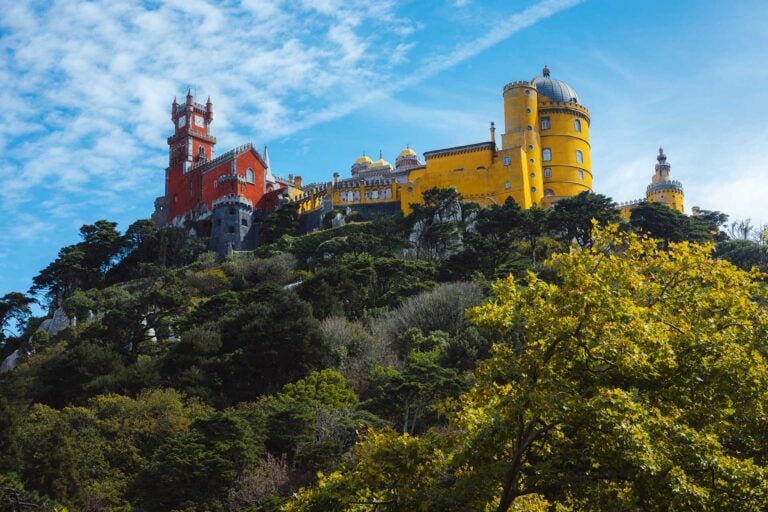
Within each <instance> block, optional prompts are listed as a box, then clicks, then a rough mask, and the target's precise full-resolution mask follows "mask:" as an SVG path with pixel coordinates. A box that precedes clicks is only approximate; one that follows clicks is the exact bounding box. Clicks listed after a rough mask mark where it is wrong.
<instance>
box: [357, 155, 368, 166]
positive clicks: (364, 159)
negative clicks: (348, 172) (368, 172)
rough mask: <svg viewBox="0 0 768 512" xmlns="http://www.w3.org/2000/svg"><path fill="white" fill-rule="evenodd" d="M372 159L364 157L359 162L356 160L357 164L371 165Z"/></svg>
mask: <svg viewBox="0 0 768 512" xmlns="http://www.w3.org/2000/svg"><path fill="white" fill-rule="evenodd" d="M370 163H371V159H370V158H369V157H368V155H363V156H361V157H360V158H358V159H357V160H355V164H370Z"/></svg>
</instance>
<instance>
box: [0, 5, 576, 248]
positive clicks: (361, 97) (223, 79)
mask: <svg viewBox="0 0 768 512" xmlns="http://www.w3.org/2000/svg"><path fill="white" fill-rule="evenodd" d="M527 1H528V2H535V0H527ZM579 1H580V0H542V1H540V2H536V3H533V4H532V5H531V6H530V7H527V8H525V9H523V10H521V11H520V12H517V13H514V12H507V13H505V15H506V16H505V23H503V24H502V23H496V22H494V21H492V20H488V24H487V26H474V27H469V28H470V29H471V30H466V31H462V32H461V34H462V35H461V37H464V38H465V39H462V40H455V41H453V42H452V43H451V42H448V43H447V44H446V47H447V48H449V50H444V51H436V50H435V48H433V47H430V46H429V45H430V44H432V43H431V42H430V40H429V38H424V37H420V36H421V35H422V32H423V31H424V29H425V27H426V26H428V24H429V23H434V25H435V26H439V25H440V24H441V23H451V21H450V20H431V21H425V20H422V19H413V18H412V17H410V16H409V15H408V12H407V8H406V7H407V6H405V7H404V6H401V5H399V4H398V3H397V2H395V1H394V0H297V1H292V0H240V1H236V2H226V3H220V2H215V1H213V0H168V1H165V2H150V3H147V2H142V1H140V0H125V1H122V2H113V1H111V0H53V1H52V2H50V3H48V2H24V1H22V2H15V3H6V5H4V15H3V16H2V18H0V82H2V83H3V84H6V87H5V88H4V98H3V109H4V111H3V117H4V121H3V123H0V151H2V153H3V155H4V158H3V159H2V160H0V180H1V181H2V184H3V186H2V187H0V200H1V201H2V204H3V207H4V209H5V211H6V212H7V214H8V215H7V216H6V217H5V218H6V219H10V224H13V225H18V224H26V225H28V226H32V227H33V229H30V230H28V231H29V232H30V233H35V234H40V233H42V232H43V229H44V226H56V225H57V222H59V224H58V225H61V226H65V225H66V224H65V223H66V222H68V221H71V220H73V219H78V218H79V217H82V216H83V213H82V211H83V210H86V209H89V214H88V216H89V217H90V216H93V215H94V214H92V213H90V212H96V213H95V215H100V216H109V215H112V214H113V213H114V212H117V213H118V214H121V215H123V216H125V217H127V218H131V217H134V218H135V217H136V216H138V215H139V214H146V212H147V211H148V210H149V208H150V205H151V196H152V195H153V194H154V193H157V192H160V191H161V187H162V172H163V169H164V167H165V159H166V157H165V155H166V147H165V138H166V137H167V136H168V132H169V126H170V122H169V108H170V101H171V100H172V98H173V96H174V95H176V94H183V93H184V92H185V91H186V88H187V87H191V88H192V90H193V92H194V93H195V94H196V96H197V97H198V100H201V101H204V100H205V97H207V96H208V95H210V96H211V97H212V99H213V101H214V106H215V109H216V112H217V117H216V121H215V123H216V124H215V126H216V132H217V135H218V136H219V141H220V143H219V146H220V147H221V148H222V149H226V148H227V147H230V146H233V145H235V144H238V143H241V142H242V141H243V140H249V139H251V138H252V137H255V138H256V140H257V141H258V142H267V141H269V140H270V139H277V138H282V137H285V136H287V135H290V134H294V133H296V132H299V131H301V130H305V129H307V128H311V127H313V126H315V125H317V124H319V123H324V122H327V121H330V120H333V119H336V118H338V117H340V116H344V115H346V114H349V113H351V112H353V111H355V110H357V109H359V108H361V107H363V106H366V105H368V104H370V103H371V102H372V101H376V100H378V99H385V98H389V97H391V96H392V95H393V94H395V93H397V92H399V91H402V90H404V89H407V88H409V87H413V86H414V85H416V84H418V83H420V82H421V81H423V80H425V79H426V78H429V77H432V76H435V75H436V74H438V73H440V72H442V71H444V70H447V69H449V68H451V67H453V66H455V65H457V64H459V63H461V62H464V61H466V60H467V59H470V58H472V57H473V56H475V55H477V54H479V53H480V52H482V51H484V50H486V49H488V48H490V47H491V46H493V45H496V44H498V43H499V42H501V41H503V40H504V39H506V38H508V37H510V36H511V35H513V34H515V33H516V32H518V31H520V30H522V29H524V28H526V27H528V26H530V25H532V24H535V23H537V22H538V21H540V20H543V19H545V18H547V17H549V16H552V15H553V14H555V13H557V12H559V11H561V10H563V9H566V8H568V7H571V6H573V5H575V4H577V3H579ZM458 3H459V4H467V2H466V1H463V2H458ZM465 6H466V7H469V6H467V5H465ZM454 7H457V6H454ZM432 28H434V26H433V27H432ZM443 43H446V42H445V41H443ZM78 210H79V211H78ZM132 212H133V213H132ZM43 219H44V220H43ZM89 220H93V219H89ZM4 222H5V221H4ZM0 230H3V231H4V232H5V233H11V232H12V229H10V227H9V226H0ZM18 236H21V237H22V238H24V237H25V236H26V235H24V234H21V235H18ZM30 236H31V235H30ZM27 238H29V237H27ZM16 239H17V240H18V239H19V238H18V237H17V238H16ZM29 239H31V238H29ZM9 240H10V237H9V236H4V237H0V251H4V250H7V246H6V247H4V244H6V243H8V241H9Z"/></svg>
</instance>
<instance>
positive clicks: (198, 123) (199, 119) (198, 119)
mask: <svg viewBox="0 0 768 512" xmlns="http://www.w3.org/2000/svg"><path fill="white" fill-rule="evenodd" d="M195 126H199V127H200V128H202V127H203V126H205V120H204V119H203V118H202V117H201V116H195Z"/></svg>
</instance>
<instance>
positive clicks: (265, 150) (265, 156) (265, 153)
mask: <svg viewBox="0 0 768 512" xmlns="http://www.w3.org/2000/svg"><path fill="white" fill-rule="evenodd" d="M264 167H266V168H267V169H269V153H268V152H267V145H266V144H264Z"/></svg>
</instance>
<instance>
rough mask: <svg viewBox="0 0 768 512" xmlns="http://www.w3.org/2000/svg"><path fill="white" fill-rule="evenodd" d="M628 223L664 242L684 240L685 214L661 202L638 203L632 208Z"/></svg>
mask: <svg viewBox="0 0 768 512" xmlns="http://www.w3.org/2000/svg"><path fill="white" fill-rule="evenodd" d="M629 223H630V224H631V225H632V227H634V228H635V229H637V230H638V231H641V232H643V233H645V234H647V235H648V236H651V237H653V238H658V239H661V240H664V241H666V242H682V241H683V240H685V231H686V229H685V228H686V226H685V224H686V217H685V215H683V214H682V213H680V212H678V211H677V210H673V209H672V208H670V207H668V206H667V205H665V204H662V203H649V202H645V201H644V202H642V203H640V204H639V205H638V206H636V207H635V208H633V209H632V213H631V215H630V218H629Z"/></svg>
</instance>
